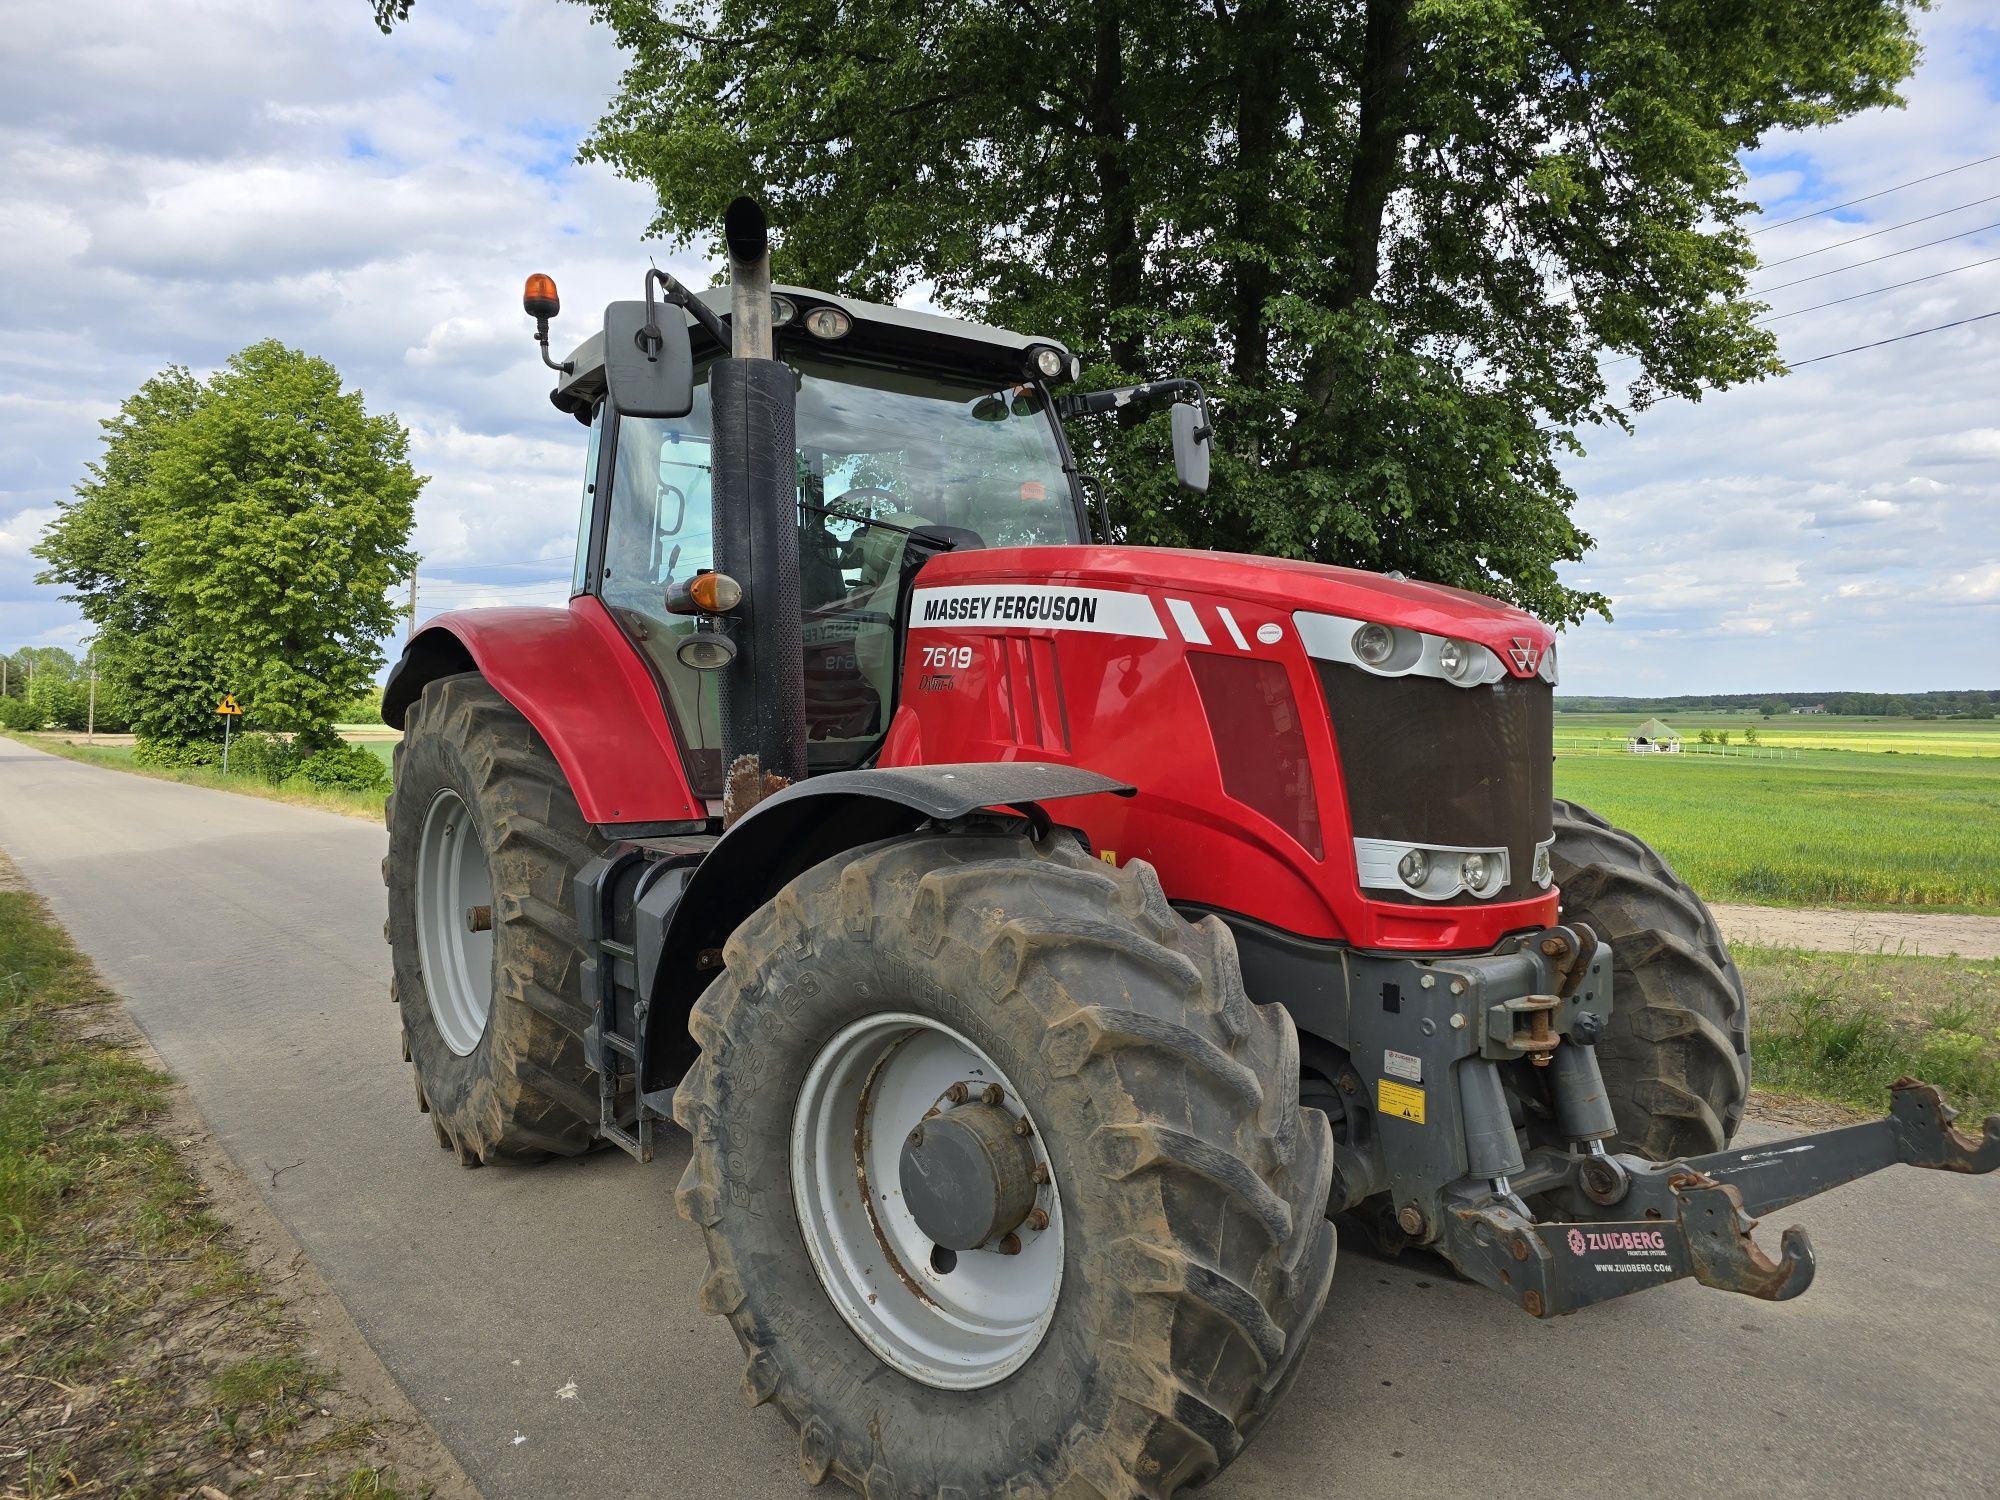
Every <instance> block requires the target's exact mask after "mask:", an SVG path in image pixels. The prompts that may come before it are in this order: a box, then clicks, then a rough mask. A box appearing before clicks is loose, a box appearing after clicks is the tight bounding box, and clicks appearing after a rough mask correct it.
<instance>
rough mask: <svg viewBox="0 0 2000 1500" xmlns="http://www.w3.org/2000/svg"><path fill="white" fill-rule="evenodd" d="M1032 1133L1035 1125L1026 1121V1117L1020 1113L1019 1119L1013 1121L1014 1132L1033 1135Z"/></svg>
mask: <svg viewBox="0 0 2000 1500" xmlns="http://www.w3.org/2000/svg"><path fill="white" fill-rule="evenodd" d="M1034 1133H1035V1127H1034V1126H1032V1125H1030V1124H1029V1123H1028V1117H1027V1116H1026V1115H1022V1116H1021V1118H1020V1119H1018V1120H1016V1121H1015V1122H1014V1134H1016V1135H1033V1134H1034Z"/></svg>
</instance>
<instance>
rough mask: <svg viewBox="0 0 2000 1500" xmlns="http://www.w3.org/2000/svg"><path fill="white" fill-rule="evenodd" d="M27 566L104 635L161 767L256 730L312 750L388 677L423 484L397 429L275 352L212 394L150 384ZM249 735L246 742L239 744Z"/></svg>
mask: <svg viewBox="0 0 2000 1500" xmlns="http://www.w3.org/2000/svg"><path fill="white" fill-rule="evenodd" d="M103 425H104V429H105V432H104V448H103V451H102V452H101V453H100V455H99V457H98V460H97V461H96V462H95V463H93V464H92V465H90V467H89V471H88V475H87V477H86V478H85V480H84V482H83V483H81V484H79V485H78V486H77V488H76V493H75V496H74V498H72V499H71V500H69V501H66V502H64V503H63V504H62V506H61V514H60V515H59V516H58V517H57V519H56V521H55V522H54V523H53V524H52V525H51V526H50V527H49V530H48V532H47V533H46V534H45V535H44V537H43V539H42V541H41V543H40V544H39V545H38V546H37V548H36V551H37V553H38V555H39V556H41V557H42V558H43V559H44V560H45V561H46V562H47V563H48V564H49V567H48V569H47V571H46V572H44V573H43V574H42V575H41V577H42V580H43V581H44V582H55V583H62V584H66V585H68V586H69V588H70V590H71V592H70V594H69V597H70V598H71V599H73V600H74V601H75V602H76V603H77V604H78V605H79V606H80V607H81V608H82V610H83V613H84V615H85V617H86V618H88V619H89V620H90V621H91V623H92V624H93V625H94V626H96V627H97V642H98V645H97V654H98V664H99V669H100V673H101V675H102V676H103V677H105V678H106V679H108V680H109V681H110V682H111V683H112V684H113V691H114V692H115V693H116V695H117V696H118V697H119V698H120V699H121V700H122V701H123V702H125V703H126V704H128V705H129V712H130V715H131V719H132V723H133V727H134V728H135V729H137V730H138V732H139V733H140V735H141V737H142V738H143V739H145V740H147V741H149V742H151V743H152V744H153V745H154V746H155V747H156V753H159V754H179V753H181V752H182V751H183V750H186V751H195V750H197V749H198V748H199V747H204V746H206V745H208V744H209V743H210V742H212V741H216V740H219V739H220V737H221V722H220V718H219V716H218V715H217V714H216V713H215V705H216V703H217V701H218V700H219V698H220V697H221V695H222V693H224V692H234V693H235V694H236V696H237V699H238V701H239V702H241V703H242V705H243V708H244V710H245V716H246V719H247V721H248V725H255V726H258V727H262V728H266V729H273V730H280V731H285V732H288V733H291V734H294V735H296V736H298V737H299V739H300V740H301V742H302V744H303V746H304V747H305V748H306V749H307V750H308V751H311V750H315V749H319V748H323V747H325V746H328V745H331V744H333V743H334V742H335V739H336V737H335V735H334V734H333V731H332V728H331V726H332V724H333V722H334V720H335V717H336V715H337V713H338V711H340V710H341V709H342V708H343V707H344V706H345V705H346V704H347V703H349V702H350V701H351V700H353V699H354V698H355V697H356V696H358V695H359V694H360V693H361V692H362V691H363V689H364V688H365V687H366V686H367V684H368V681H369V678H370V677H371V676H372V675H373V673H374V672H375V670H376V669H377V668H378V667H379V666H380V665H381V660H382V657H381V651H380V648H379V645H378V642H379V640H380V639H381V638H382V637H384V636H386V635H387V634H388V633H389V632H390V630H391V629H392V627H393V625H394V623H395V609H394V606H393V605H392V604H391V603H390V601H389V598H388V594H389V590H390V589H391V588H392V587H394V586H395V585H396V584H397V583H398V582H400V581H402V580H404V579H407V578H408V577H409V573H410V569H411V568H412V567H413V566H414V558H413V556H412V554H411V553H410V551H409V548H408V546H407V540H408V537H409V531H410V524H411V519H412V511H413V507H414V505H415V502H416V496H417V492H418V491H419V489H421V488H422V485H423V481H422V480H421V479H420V478H419V477H418V476H417V475H416V474H415V472H414V471H413V470H412V469H411V466H410V462H409V438H408V434H407V433H406V432H405V431H404V430H403V427H402V425H401V424H400V423H399V422H397V421H396V419H395V418H394V417H393V416H388V415H384V416H370V415H368V413H367V412H366V410H365V409H364V406H363V403H362V398H361V395H360V393H359V392H350V391H344V390H342V388H341V383H340V377H339V374H338V372H336V371H335V370H334V368H333V366H332V365H330V364H328V363H327V362H326V361H325V360H321V359H314V358H312V357H310V356H308V355H306V354H303V353H300V352H299V351H297V350H295V349H288V348H286V347H285V346H284V345H283V344H280V343H278V342H276V341H274V340H267V341H266V342H264V343H260V344H253V345H252V346H250V347H249V348H248V349H245V350H243V351H242V352H241V353H239V354H237V355H235V356H234V357H233V358H232V359H231V360H230V361H229V363H228V364H227V365H226V366H224V368H223V369H221V370H220V371H218V372H217V373H216V375H215V376H214V377H213V378H212V379H211V380H209V381H208V382H206V383H205V384H204V383H201V382H198V381H196V380H195V379H194V378H193V376H192V375H191V374H190V373H189V372H188V371H186V370H185V369H180V368H178V367H175V368H171V369H168V370H166V371H163V372H161V373H160V374H159V375H157V376H155V377H153V378H152V379H151V380H149V381H147V382H146V384H145V385H144V386H142V387H141V388H140V389H139V391H138V392H136V393H135V394H134V395H133V396H132V397H131V398H130V399H128V400H127V401H126V402H125V403H124V404H123V405H122V406H121V407H120V409H119V413H118V415H117V416H116V417H114V418H112V419H110V420H109V421H107V422H105V423H104V424H103ZM246 727H248V726H247V725H246Z"/></svg>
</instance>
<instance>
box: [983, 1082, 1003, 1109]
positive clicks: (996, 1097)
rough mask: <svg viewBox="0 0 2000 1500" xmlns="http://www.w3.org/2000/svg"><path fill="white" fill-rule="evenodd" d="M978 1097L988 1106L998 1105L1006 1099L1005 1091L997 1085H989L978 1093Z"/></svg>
mask: <svg viewBox="0 0 2000 1500" xmlns="http://www.w3.org/2000/svg"><path fill="white" fill-rule="evenodd" d="M979 1097H980V1098H981V1099H983V1100H985V1101H986V1103H988V1104H998V1103H1000V1102H1001V1101H1002V1100H1003V1099H1005V1098H1006V1097H1007V1091H1006V1090H1005V1089H1003V1088H1001V1087H1000V1085H999V1084H997V1083H989V1084H987V1085H986V1087H985V1088H983V1089H981V1090H980V1091H979Z"/></svg>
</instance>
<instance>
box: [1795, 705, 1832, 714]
mask: <svg viewBox="0 0 2000 1500" xmlns="http://www.w3.org/2000/svg"><path fill="white" fill-rule="evenodd" d="M1792 712H1793V713H1795V714H1823V713H1825V712H1826V705H1825V704H1824V703H1814V704H1812V705H1810V706H1808V707H1806V708H1795V709H1793V710H1792Z"/></svg>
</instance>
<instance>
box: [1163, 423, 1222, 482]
mask: <svg viewBox="0 0 2000 1500" xmlns="http://www.w3.org/2000/svg"><path fill="white" fill-rule="evenodd" d="M1172 417H1173V424H1174V477H1175V478H1176V479H1178V480H1180V482H1181V485H1182V487H1183V488H1184V489H1190V490H1193V491H1194V492H1195V493H1196V494H1198V495H1199V494H1204V493H1206V492H1207V490H1208V459H1209V446H1210V444H1211V442H1212V441H1213V440H1214V437H1215V429H1214V428H1212V427H1210V426H1209V425H1208V415H1207V413H1206V412H1205V411H1204V410H1203V409H1202V408H1201V407H1198V406H1196V405H1195V404H1194V403H1193V402H1192V401H1176V402H1175V403H1174V406H1173V412H1172Z"/></svg>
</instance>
